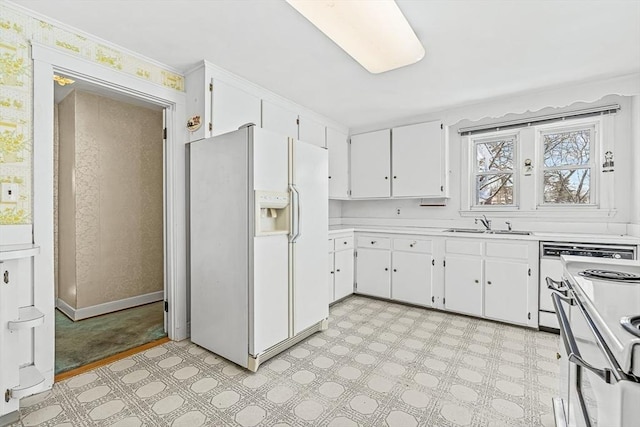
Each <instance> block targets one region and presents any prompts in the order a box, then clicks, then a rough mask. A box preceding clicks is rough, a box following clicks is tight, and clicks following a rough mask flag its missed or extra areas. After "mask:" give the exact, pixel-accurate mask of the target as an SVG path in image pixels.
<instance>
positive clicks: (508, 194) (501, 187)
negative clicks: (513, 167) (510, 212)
mask: <svg viewBox="0 0 640 427" xmlns="http://www.w3.org/2000/svg"><path fill="white" fill-rule="evenodd" d="M512 204H513V175H512V174H510V173H508V174H497V175H479V176H476V205H512Z"/></svg>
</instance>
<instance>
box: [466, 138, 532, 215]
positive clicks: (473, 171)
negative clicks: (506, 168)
mask: <svg viewBox="0 0 640 427" xmlns="http://www.w3.org/2000/svg"><path fill="white" fill-rule="evenodd" d="M510 137H513V139H514V142H513V168H512V169H511V176H512V179H513V186H512V191H513V193H512V203H511V204H509V205H480V204H476V202H477V199H478V197H477V187H476V182H477V177H478V176H479V175H500V174H501V173H500V172H499V171H496V172H493V173H492V172H491V171H489V172H480V173H479V172H478V170H477V165H478V158H477V155H478V150H477V145H478V144H486V143H487V142H492V141H499V140H503V139H507V138H510ZM519 145H520V131H519V130H516V131H514V130H508V131H497V132H491V133H490V135H487V134H485V135H482V134H480V135H471V136H469V144H468V146H469V151H470V152H469V161H470V164H469V167H468V169H467V171H468V172H470V174H469V180H468V181H469V185H470V187H469V188H470V191H469V200H468V202H469V208H470V210H473V211H478V210H486V211H493V210H500V211H512V210H518V209H519V208H520V203H519V196H520V187H519V186H520V159H519V153H520V147H519Z"/></svg>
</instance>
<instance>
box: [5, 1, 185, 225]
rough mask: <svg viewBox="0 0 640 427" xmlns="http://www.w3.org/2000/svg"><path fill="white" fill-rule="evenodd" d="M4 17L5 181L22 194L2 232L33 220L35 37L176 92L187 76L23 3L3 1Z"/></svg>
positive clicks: (7, 213)
mask: <svg viewBox="0 0 640 427" xmlns="http://www.w3.org/2000/svg"><path fill="white" fill-rule="evenodd" d="M0 16H1V18H0V182H14V183H17V184H18V185H19V194H20V196H19V199H20V200H19V202H18V203H0V235H1V234H2V233H1V232H2V230H1V228H2V227H1V226H2V225H21V224H31V222H32V212H31V211H32V185H31V176H32V159H31V153H32V147H33V140H32V136H33V115H32V114H33V113H32V111H33V103H34V100H33V95H32V92H31V89H32V79H31V75H32V62H31V59H30V56H29V44H30V41H36V42H38V43H42V44H45V45H48V46H55V47H56V48H59V49H60V50H62V51H64V52H66V53H69V54H71V55H77V56H79V57H82V58H84V59H88V60H91V61H94V62H96V63H98V64H100V65H103V66H105V67H110V68H113V69H115V70H118V71H120V72H123V73H126V74H131V75H134V76H137V77H139V78H140V79H144V80H148V81H151V82H155V83H157V84H160V85H162V86H164V87H167V88H171V89H174V90H176V91H183V90H184V78H183V77H182V75H180V74H179V73H178V72H177V71H176V70H172V69H169V68H168V67H167V66H165V65H162V64H160V63H157V62H155V61H153V60H150V59H147V58H144V57H141V56H140V55H137V54H135V53H132V52H129V51H127V50H125V49H122V48H120V47H118V46H115V45H113V44H111V43H109V42H106V41H104V40H100V39H97V38H96V37H94V36H91V35H89V34H86V33H83V32H81V31H79V30H75V29H69V28H67V27H66V26H64V25H62V24H59V23H56V22H54V21H52V20H51V19H49V18H47V17H44V16H37V17H36V16H31V15H30V14H27V13H26V12H25V11H23V10H22V9H21V8H20V7H18V6H15V5H11V4H8V3H5V2H0ZM5 232H6V230H5ZM29 234H30V233H29Z"/></svg>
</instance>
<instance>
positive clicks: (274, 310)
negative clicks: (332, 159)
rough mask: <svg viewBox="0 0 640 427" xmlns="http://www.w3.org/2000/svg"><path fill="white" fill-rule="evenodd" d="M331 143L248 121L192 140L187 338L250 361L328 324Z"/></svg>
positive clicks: (252, 366)
mask: <svg viewBox="0 0 640 427" xmlns="http://www.w3.org/2000/svg"><path fill="white" fill-rule="evenodd" d="M327 175H328V163H327V152H326V150H325V149H323V148H320V147H317V146H315V145H312V144H308V143H305V142H301V141H297V140H293V139H291V138H288V137H286V136H282V135H278V134H275V133H272V132H269V131H265V130H263V129H260V128H256V127H255V126H248V127H245V128H241V129H239V130H237V131H234V132H230V133H227V134H223V135H220V136H216V137H213V138H208V139H203V140H199V141H194V142H192V143H190V144H189V191H188V194H189V229H190V232H189V238H190V243H189V258H190V283H191V287H190V292H191V299H190V302H191V340H192V341H193V342H194V343H196V344H198V345H200V346H202V347H204V348H206V349H208V350H210V351H212V352H214V353H216V354H218V355H220V356H222V357H224V358H226V359H228V360H230V361H232V362H234V363H237V364H238V365H240V366H243V367H245V368H247V369H249V370H252V371H254V372H255V371H256V370H257V369H258V366H259V365H260V363H262V362H264V361H265V360H267V359H268V358H270V357H272V356H274V355H276V354H278V353H279V352H281V351H282V350H284V349H286V348H288V347H290V346H292V345H294V344H295V343H297V342H299V341H301V340H302V339H304V338H306V337H308V336H309V335H311V334H313V333H314V332H316V331H319V330H323V329H326V328H327V318H328V315H329V301H328V298H327V292H326V288H327V283H326V280H327V279H326V271H327V267H328V266H327V257H326V253H325V252H326V242H327V238H328V182H327Z"/></svg>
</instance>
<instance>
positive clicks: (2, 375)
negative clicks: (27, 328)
mask: <svg viewBox="0 0 640 427" xmlns="http://www.w3.org/2000/svg"><path fill="white" fill-rule="evenodd" d="M24 260H25V259H14V260H9V261H0V325H1V327H0V390H2V392H3V394H4V391H5V390H7V389H10V388H13V387H16V386H17V385H19V384H20V380H19V374H18V372H19V371H18V369H19V367H20V362H21V360H20V353H22V352H21V351H18V349H19V347H18V346H19V340H18V334H17V333H16V332H12V331H10V330H9V329H8V327H7V323H8V322H9V321H12V320H17V319H18V307H19V302H20V293H21V291H24V290H25V288H27V287H28V286H26V285H28V283H25V280H24V279H25V276H24V274H23V273H24V268H21V267H24ZM21 263H22V264H23V265H21ZM5 274H6V279H7V282H8V283H5V280H4V279H5ZM17 410H18V400H17V399H10V400H9V402H5V399H4V396H3V398H2V399H1V400H0V417H1V416H2V415H5V414H7V413H10V412H13V411H17Z"/></svg>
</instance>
